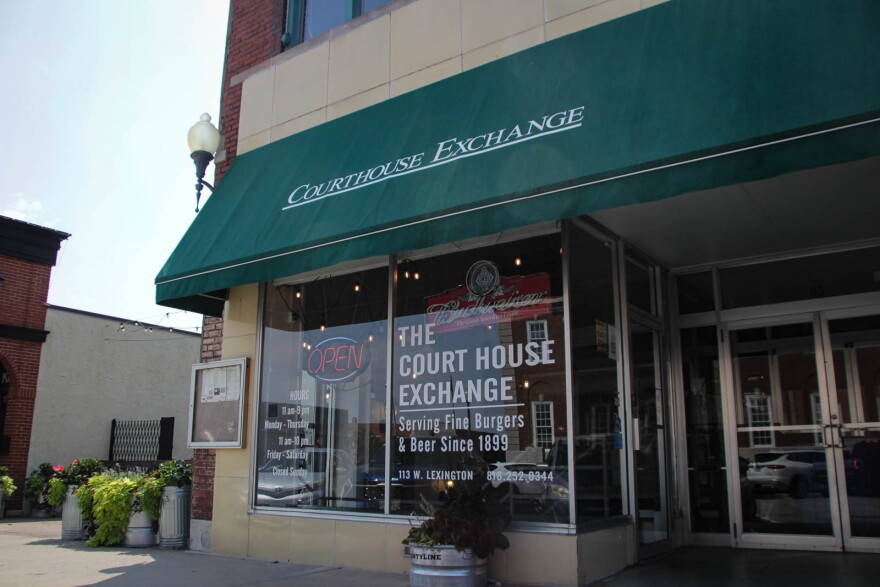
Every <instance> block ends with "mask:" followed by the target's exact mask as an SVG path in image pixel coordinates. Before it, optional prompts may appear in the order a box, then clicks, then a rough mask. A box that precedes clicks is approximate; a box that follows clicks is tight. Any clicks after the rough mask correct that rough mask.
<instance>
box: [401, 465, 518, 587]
mask: <svg viewBox="0 0 880 587" xmlns="http://www.w3.org/2000/svg"><path fill="white" fill-rule="evenodd" d="M484 469H485V468H484V467H477V468H476V470H475V473H476V474H475V475H474V480H472V481H465V482H461V483H460V484H459V485H458V486H457V487H455V488H453V489H450V490H449V491H448V492H447V494H446V499H445V501H443V502H442V503H441V504H440V505H433V504H430V503H428V502H427V501H424V500H423V504H422V509H423V512H424V513H425V514H426V515H427V516H428V517H427V519H425V520H423V521H422V522H421V523H420V524H419V525H417V526H413V527H412V528H410V531H409V534H408V535H407V537H406V538H405V539H404V540H403V543H404V544H406V545H408V547H409V554H410V561H411V565H410V585H415V586H431V585H444V586H446V585H462V586H464V585H467V586H471V585H474V586H476V585H481V586H482V585H485V584H486V579H487V570H486V559H487V558H488V557H489V556H490V555H491V554H492V553H493V552H495V550H496V549H501V550H504V549H506V548H508V547H509V546H510V542H509V541H508V540H507V537H506V536H505V535H504V529H505V528H506V527H507V523H508V522H509V517H508V515H507V513H506V511H505V508H504V507H503V506H502V504H501V501H500V499H499V497H500V496H499V495H498V491H497V490H496V489H495V488H493V487H492V484H491V483H489V482H487V481H486V476H485V470H484Z"/></svg>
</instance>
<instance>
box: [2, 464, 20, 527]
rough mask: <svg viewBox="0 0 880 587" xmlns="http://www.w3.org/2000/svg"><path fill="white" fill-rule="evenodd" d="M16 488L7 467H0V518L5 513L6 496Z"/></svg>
mask: <svg viewBox="0 0 880 587" xmlns="http://www.w3.org/2000/svg"><path fill="white" fill-rule="evenodd" d="M16 489H18V488H17V487H16V486H15V484H14V483H13V482H12V477H10V476H9V467H0V518H2V517H3V516H5V515H6V496H7V495H12V494H13V493H14V492H15V490H16Z"/></svg>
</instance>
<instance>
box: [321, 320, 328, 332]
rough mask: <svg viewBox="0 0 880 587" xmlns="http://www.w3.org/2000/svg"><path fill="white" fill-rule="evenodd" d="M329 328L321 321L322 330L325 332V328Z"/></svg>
mask: <svg viewBox="0 0 880 587" xmlns="http://www.w3.org/2000/svg"><path fill="white" fill-rule="evenodd" d="M325 328H327V327H326V326H325V325H324V323H323V322H321V332H324V329H325Z"/></svg>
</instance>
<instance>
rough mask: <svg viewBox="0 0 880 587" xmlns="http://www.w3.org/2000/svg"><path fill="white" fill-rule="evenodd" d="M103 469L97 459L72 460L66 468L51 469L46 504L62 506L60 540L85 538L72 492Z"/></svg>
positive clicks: (78, 508) (80, 509)
mask: <svg viewBox="0 0 880 587" xmlns="http://www.w3.org/2000/svg"><path fill="white" fill-rule="evenodd" d="M103 469H104V463H103V462H101V461H99V460H98V459H74V461H73V462H72V463H70V465H68V466H67V467H66V468H65V467H64V466H62V465H56V466H55V467H53V471H54V473H55V474H54V476H53V477H52V478H51V479H49V490H48V491H47V492H46V502H47V503H48V504H49V505H51V506H58V505H61V506H62V507H61V539H62V540H82V539H83V538H84V537H85V532H84V523H85V520H84V518H83V515H82V508H81V507H80V505H79V502H78V500H77V498H76V497H75V495H74V492H75V491H76V489H77V488H78V487H80V486H81V485H83V484H84V483H86V482H87V481H88V480H89V479H91V478H92V477H93V476H95V475H97V474H98V473H100V472H101V471H102V470H103Z"/></svg>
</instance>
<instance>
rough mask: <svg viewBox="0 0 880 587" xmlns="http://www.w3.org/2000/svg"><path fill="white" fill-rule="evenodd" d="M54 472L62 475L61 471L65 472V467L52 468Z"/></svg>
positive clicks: (56, 466)
mask: <svg viewBox="0 0 880 587" xmlns="http://www.w3.org/2000/svg"><path fill="white" fill-rule="evenodd" d="M52 470H53V471H55V472H56V473H60V472H61V471H63V470H64V465H55V466H54V467H52Z"/></svg>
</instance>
